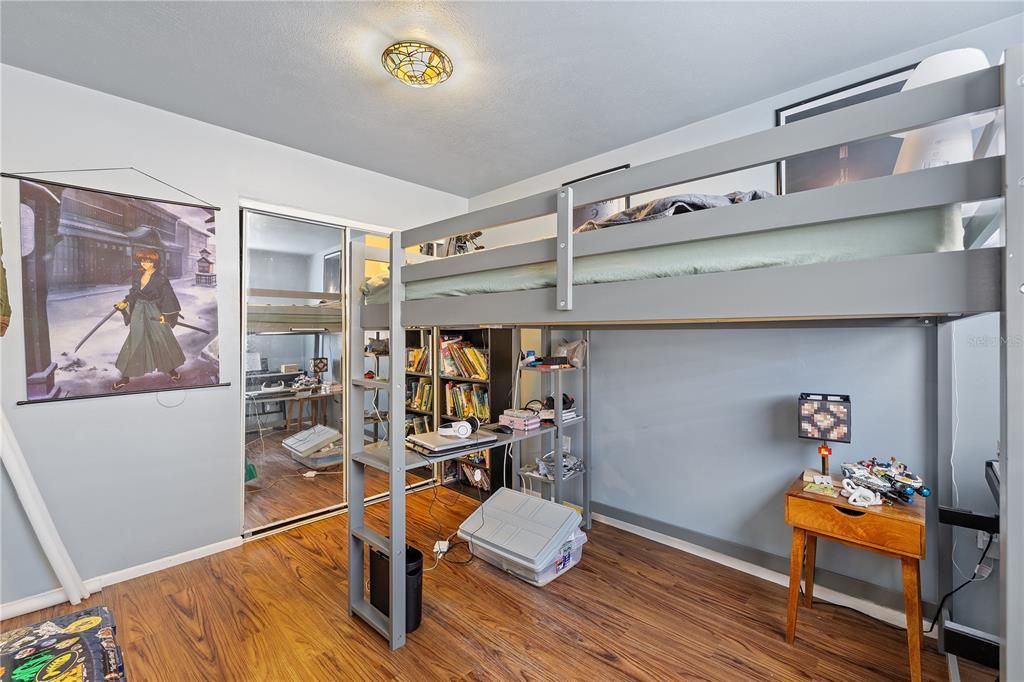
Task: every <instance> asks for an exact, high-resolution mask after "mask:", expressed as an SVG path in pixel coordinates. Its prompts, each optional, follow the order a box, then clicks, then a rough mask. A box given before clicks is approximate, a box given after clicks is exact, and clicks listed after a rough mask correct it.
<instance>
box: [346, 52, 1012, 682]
mask: <svg viewBox="0 0 1024 682" xmlns="http://www.w3.org/2000/svg"><path fill="white" fill-rule="evenodd" d="M1022 91H1024V48H1022V47H1021V46H1015V47H1013V48H1011V49H1010V50H1008V51H1007V55H1006V64H1005V66H995V67H992V68H989V69H986V70H983V71H978V72H974V73H971V74H967V75H964V76H960V77H957V78H953V79H950V80H946V81H942V82H939V83H935V84H932V85H928V86H924V87H921V88H917V89H913V90H909V91H906V92H901V93H896V94H893V95H889V96H887V97H883V98H880V99H876V100H873V101H869V102H864V103H861V104H857V105H854V106H851V107H848V108H845V109H841V110H837V111H833V112H829V113H826V114H822V115H820V116H817V117H814V118H810V119H805V120H803V121H799V122H796V123H792V124H787V125H785V126H782V127H777V128H773V129H770V130H766V131H763V132H758V133H754V134H752V135H747V136H745V137H741V138H738V139H735V140H731V141H727V142H722V143H719V144H715V145H712V146H710V147H706V148H703V149H698V150H694V151H691V152H686V153H683V154H678V155H676V156H671V157H668V158H665V159H662V160H659V161H654V162H651V163H648V164H644V165H641V166H636V167H633V168H630V169H627V170H623V171H619V172H617V173H613V174H608V175H604V176H598V177H595V178H591V179H588V180H584V181H581V182H579V183H577V184H574V185H572V186H569V187H564V188H555V189H552V190H550V191H546V192H541V193H538V194H534V195H532V196H528V197H524V198H522V199H518V200H515V201H511V202H508V203H505V204H501V205H498V206H493V207H490V208H485V209H481V210H478V211H473V212H471V213H467V214H465V215H459V216H456V217H453V218H449V219H447V220H442V221H439V222H435V223H431V224H429V225H424V226H422V227H418V228H413V229H409V230H405V231H403V232H400V233H396V234H395V235H393V236H392V245H391V273H396V272H397V273H400V277H397V278H395V279H397V280H398V285H397V286H395V282H394V281H393V282H392V286H389V287H388V288H387V290H386V298H387V302H386V303H369V304H366V303H365V302H364V294H363V287H362V286H361V284H362V282H363V277H362V274H363V273H362V255H361V250H360V246H361V245H360V244H359V243H358V242H355V243H353V245H352V246H353V248H352V250H351V251H350V254H351V267H350V270H349V274H350V277H352V280H351V282H350V291H351V294H352V295H351V297H350V306H349V314H350V320H349V330H350V331H349V333H350V334H351V335H352V337H351V339H350V343H356V342H358V341H360V340H361V338H362V334H363V331H364V329H365V328H378V329H389V330H391V331H392V333H391V340H392V349H391V352H392V354H393V355H395V356H399V357H400V356H402V355H403V354H404V334H396V333H393V332H395V331H398V330H400V329H402V328H403V327H420V326H434V325H438V326H465V325H477V324H480V325H508V326H521V327H537V326H541V327H549V328H566V327H599V326H614V327H644V326H648V325H678V324H722V323H725V324H744V325H745V324H754V323H768V324H801V325H804V324H806V325H815V324H836V323H837V322H836V321H837V320H844V321H848V322H843V323H844V324H846V323H866V324H891V323H898V324H908V323H909V324H922V325H930V326H931V327H932V328H933V329H935V330H936V331H935V332H934V333H933V334H932V337H931V338H932V339H933V343H934V344H935V348H936V357H937V358H938V363H939V367H938V377H939V387H938V424H939V434H938V441H937V442H938V444H939V447H940V451H941V449H942V447H944V446H948V443H949V442H950V439H951V434H950V428H951V427H950V424H951V419H950V412H949V410H950V405H951V399H950V384H949V382H948V377H949V371H948V368H949V364H950V360H951V355H950V344H949V339H950V334H951V328H950V327H949V325H947V324H943V323H945V322H949V321H952V320H956V319H959V318H961V317H963V316H967V315H974V314H979V313H986V312H999V313H1001V318H1002V328H1003V335H1004V337H1005V338H1006V339H1008V340H1010V341H1011V342H1010V343H1004V344H1003V346H1002V363H1003V372H1002V383H1003V385H1002V393H1003V397H1004V399H1003V408H1002V434H1001V443H1002V453H1001V458H1002V459H1001V462H1000V467H1001V472H1002V476H1001V481H1002V486H1003V489H1002V495H1001V501H1000V504H1001V509H1000V512H1001V524H1002V525H1001V529H1000V531H1001V535H1002V538H1001V543H1002V544H1001V546H1002V551H1003V554H1002V572H1001V574H1002V576H1004V577H1003V578H1002V585H1001V587H1002V596H1003V604H1002V636H1003V637H1004V641H1011V642H1012V641H1024V581H1021V580H1019V579H1017V580H1007V579H1006V577H1005V576H1008V575H1016V576H1020V575H1024V419H1021V418H1020V415H1024V343H1020V342H1019V341H1018V342H1016V343H1013V342H1012V341H1013V340H1015V339H1016V340H1019V339H1021V338H1024V267H1022V264H1021V261H1022V258H1024V101H1022ZM999 108H1003V110H1004V120H1005V131H1006V132H1005V135H1006V141H1005V142H1006V143H1005V147H1006V150H1007V153H1006V155H1005V156H995V157H989V158H978V159H975V160H973V161H969V162H965V163H959V164H952V165H947V166H942V167H936V168H929V169H925V170H919V171H915V172H910V173H905V174H902V175H894V176H891V177H883V178H876V179H871V180H864V181H859V182H854V183H850V184H847V185H841V186H836V187H829V188H825V189H818V190H813V191H807V192H801V193H798V194H791V195H786V196H783V197H778V198H774V199H770V200H762V201H756V202H751V203H746V204H737V205H732V206H726V207H722V208H715V209H710V210H706V211H701V212H697V213H688V214H682V215H676V216H671V217H665V218H661V219H658V220H652V221H650V222H645V223H642V224H636V225H632V226H625V227H616V228H612V229H606V230H602V231H597V232H587V233H580V234H573V232H572V230H571V217H572V209H573V207H574V206H578V205H583V204H589V203H593V202H597V201H603V200H607V199H613V198H616V197H622V196H629V195H635V194H639V193H642V192H648V191H652V190H658V189H662V188H666V187H671V186H674V185H679V184H683V183H685V182H690V181H694V180H698V179H702V178H707V177H711V176H715V175H721V174H724V173H728V172H732V171H737V170H743V169H747V168H752V167H755V166H760V165H764V164H769V163H774V162H776V161H779V160H781V159H785V158H790V157H793V156H796V155H799V154H803V153H806V152H811V151H815V150H820V149H826V148H829V147H833V146H836V145H840V144H844V143H847V142H851V141H856V140H863V139H868V138H872V137H879V136H883V135H889V134H893V133H899V132H903V131H907V130H913V129H916V128H922V127H926V126H928V125H930V124H933V123H936V122H939V121H943V120H946V119H949V118H953V117H957V116H963V115H969V114H976V113H980V112H987V111H993V110H997V109H999ZM986 146H987V145H986ZM1002 199H1005V201H1003V202H1002V204H1003V205H1002V209H1001V212H1002V219H1003V225H1004V226H1005V228H1004V243H1005V246H1003V247H995V248H975V247H976V246H977V245H978V244H979V243H980V242H981V241H984V240H983V239H979V238H977V237H978V235H979V234H982V233H983V234H985V235H986V236H988V235H990V234H991V232H992V229H991V225H992V222H991V215H990V214H991V212H992V209H991V206H992V205H993V204H992V203H991V200H1002ZM982 201H988V202H989V203H987V204H986V206H988V207H989V208H988V209H986V210H987V211H988V212H987V213H986V214H985V216H984V217H985V225H986V227H985V229H984V230H968V233H969V234H968V236H967V238H966V239H964V240H963V242H962V246H963V247H965V248H957V249H955V250H949V249H948V240H945V239H937V240H935V243H934V244H933V245H931V246H929V245H928V244H927V243H925V242H927V240H925V242H921V243H919V244H918V246H917V247H914V248H909V249H908V248H904V247H899V248H897V249H896V250H895V252H887V251H885V248H884V247H882V246H880V247H874V250H873V251H872V250H871V249H866V250H863V251H861V252H857V251H856V250H853V251H850V252H847V253H846V254H845V255H843V254H840V255H838V256H837V255H835V254H828V253H825V254H823V257H822V258H821V260H822V261H823V262H814V259H813V258H804V259H803V260H800V259H796V260H794V261H792V262H786V260H785V258H783V259H781V261H779V262H774V263H772V262H766V263H764V265H775V266H776V267H754V266H753V265H750V264H747V265H746V266H745V265H744V264H743V263H742V262H741V263H740V264H739V265H736V266H732V265H731V264H730V262H729V260H728V258H727V259H726V261H724V265H723V266H722V267H720V268H717V269H718V270H719V271H708V270H702V269H701V268H700V267H697V268H696V269H693V270H687V266H684V267H683V268H682V271H681V272H668V273H665V272H662V273H660V274H656V275H655V276H653V277H651V278H641V279H631V278H628V273H632V272H636V271H635V270H630V267H632V266H629V267H626V268H625V271H626V272H627V278H622V277H620V276H619V275H618V274H612V275H611V276H610V278H608V279H605V280H601V279H597V278H595V276H594V270H595V268H593V267H591V266H590V265H588V261H587V258H592V257H602V256H605V255H608V254H622V253H624V252H629V251H635V250H638V249H655V250H657V249H665V248H671V247H674V246H678V245H684V246H694V245H703V246H706V245H708V244H715V245H716V248H720V249H723V251H722V253H727V254H729V253H732V252H734V251H736V249H735V248H734V247H735V246H736V244H743V243H744V242H743V240H747V239H749V238H751V237H763V236H765V235H773V234H774V235H781V236H783V237H784V238H785V237H786V235H788V236H789V237H790V238H792V237H794V236H795V237H796V241H801V240H803V239H805V238H808V239H813V237H814V234H815V233H816V231H819V230H826V231H828V230H832V231H835V230H839V233H843V234H845V233H846V232H848V231H850V230H854V229H856V228H857V227H858V226H860V227H865V229H868V230H875V231H877V230H879V229H880V228H879V225H883V226H884V225H887V226H888V228H889V229H890V230H896V229H900V230H903V229H919V227H915V225H918V223H919V221H920V220H925V221H927V220H930V219H932V218H934V216H932V218H929V217H928V214H929V213H932V214H934V213H935V212H942V211H943V210H946V207H956V206H958V205H960V204H962V203H968V202H982ZM996 212H997V213H998V212H999V211H998V209H997V210H996ZM550 214H555V215H556V216H557V231H556V235H555V236H554V237H551V238H547V239H542V240H538V241H532V242H528V243H525V244H516V245H512V246H506V247H501V248H496V249H492V250H485V251H480V252H475V253H471V254H466V255H462V256H456V257H452V258H446V259H438V260H433V261H428V262H423V263H417V264H411V265H404V263H405V252H404V249H405V248H407V247H412V246H416V245H418V244H422V243H425V242H430V241H437V240H440V239H444V238H446V237H449V236H452V235H456V234H464V233H468V232H473V231H476V230H487V229H490V228H493V227H497V226H502V225H508V224H511V223H515V222H519V221H522V220H527V219H531V218H537V217H540V216H545V215H550ZM800 230H803V231H804V232H799V231H800ZM947 236H948V235H947ZM790 241H793V239H790ZM746 243H747V244H751V243H753V244H761V245H762V246H763V245H764V244H765V242H746ZM730 244H731V245H730ZM777 246H778V244H774V245H772V244H769V246H767V247H766V248H768V249H772V248H775V247H777ZM659 253H661V252H659V251H649V252H646V255H649V256H651V257H657V256H658V254H659ZM680 254H682V255H680ZM691 255H692V254H691V253H688V252H685V251H684V252H673V254H672V256H673V258H676V259H682V260H685V259H686V258H689V257H690V256H691ZM1014 256H1016V258H1015V257H1014ZM669 260H671V259H669ZM754 265H756V263H755V264H754ZM531 267H535V268H537V269H538V272H539V274H538V273H537V272H533V273H532V274H533V275H536V277H533V278H532V279H531V277H528V276H525V277H524V276H523V271H521V270H517V269H519V268H531ZM598 269H599V268H598ZM711 269H712V270H714V269H716V267H715V266H712V267H711ZM531 272H532V271H531ZM531 272H528V273H527V274H531ZM581 272H582V273H583V274H582V275H581ZM688 272H700V273H703V274H687V273H688ZM481 273H482V274H483V275H484V278H490V279H492V280H501V281H504V280H505V279H506V278H509V279H510V280H512V281H519V282H520V284H522V282H523V281H526V282H527V284H528V286H510V288H511V289H512V290H501V289H500V288H499V289H498V290H493V289H492V290H487V289H473V287H475V286H478V285H477V281H478V280H477V279H473V278H479V276H480V275H481ZM467 277H468V278H470V279H469V280H467V279H466V278H467ZM517 277H518V278H519V280H516V278H517ZM599 277H603V275H599ZM446 284H448V285H451V288H452V289H453V290H457V291H459V292H460V293H468V295H463V296H458V297H452V296H443V295H440V294H443V293H451V292H450V291H446V290H445V286H446ZM551 284H553V285H554V286H551ZM826 284H827V286H826ZM538 285H539V286H540V288H538ZM545 285H547V286H545ZM485 286H490V285H485ZM499 286H500V285H499ZM464 288H465V290H463V289H464ZM476 291H486V293H475V292H476ZM358 369H359V365H358V363H354V364H353V365H352V367H351V372H350V376H351V377H353V379H352V387H353V389H355V390H357V391H361V390H366V389H388V390H391V391H393V392H394V396H393V398H392V405H394V406H396V407H397V408H398V409H395V410H393V411H392V413H391V414H390V418H391V419H394V420H396V421H395V422H394V423H395V424H401V423H402V422H403V421H404V414H403V412H404V410H403V409H402V408H401V405H403V404H404V401H403V400H402V397H403V395H404V382H405V377H404V374H403V372H402V369H401V368H400V367H396V368H395V369H394V372H393V375H392V376H391V377H390V380H389V381H367V380H363V379H360V378H358V377H359V376H360V375H361V371H359V372H357V370H358ZM358 396H359V393H358V392H357V394H356V398H355V399H354V400H352V404H353V405H356V406H361V400H359V398H358ZM352 409H353V410H354V409H355V408H354V407H353V408H352ZM1008 415H1009V416H1013V418H1010V419H1008V418H1007V417H1008ZM350 449H351V450H350V451H351V453H352V456H351V457H350V458H349V467H350V476H349V482H350V490H349V496H348V499H349V500H352V501H354V502H353V503H352V507H351V511H350V514H351V517H350V531H351V532H350V555H349V556H350V557H353V556H356V555H357V553H361V552H362V551H363V549H364V546H365V545H369V546H370V547H373V548H375V549H378V550H381V551H386V552H390V553H391V556H393V557H398V556H402V555H403V553H404V547H405V524H404V520H405V502H404V496H403V495H402V494H401V492H402V490H403V485H404V475H403V472H404V470H405V467H406V457H407V456H408V455H407V453H406V452H405V450H404V447H403V446H402V443H400V442H397V443H392V444H391V445H390V447H389V448H388V451H389V453H390V457H386V458H385V457H384V456H383V455H382V453H381V452H379V451H378V452H375V453H374V454H373V456H370V455H369V454H368V453H366V452H364V451H363V445H362V442H361V439H355V440H353V441H352V442H351V443H350ZM947 451H948V450H947ZM938 460H939V461H940V462H941V461H942V460H943V458H942V457H941V456H940V457H938ZM364 466H376V467H378V468H381V469H384V470H387V471H388V472H389V473H390V475H391V505H392V506H391V511H390V529H389V531H388V533H387V534H386V535H388V536H389V537H385V534H381V533H375V532H373V531H370V530H369V529H367V528H365V526H364V516H363V510H362V506H361V505H360V504H359V503H358V502H356V501H358V500H361V499H362V495H363V490H362V470H363V467H364ZM939 468H940V472H939V476H938V479H939V480H938V486H937V488H938V494H939V502H941V503H943V504H949V502H950V490H949V486H948V485H946V482H947V481H948V478H949V469H948V466H946V467H945V468H944V467H943V466H940V467H939ZM949 538H950V534H949V529H948V527H944V528H943V529H941V530H940V552H942V551H943V550H944V549H945V550H946V551H948V548H949ZM391 563H392V572H391V595H392V604H391V608H390V613H391V614H397V617H394V616H393V617H391V618H388V617H385V616H383V614H381V613H380V612H377V611H376V610H375V609H373V608H372V607H371V606H369V604H368V603H367V602H366V601H365V599H363V597H362V595H360V594H357V593H356V592H354V591H350V594H349V612H350V613H356V614H358V615H360V616H361V617H362V618H363V619H364V620H367V621H368V622H369V623H370V624H371V625H373V626H374V627H375V628H376V629H377V630H378V631H379V632H381V633H382V634H383V635H384V636H385V637H387V638H388V639H389V641H390V643H391V646H392V648H398V647H400V646H402V644H403V643H404V641H405V630H404V622H403V617H402V614H403V613H404V597H405V595H404V590H403V589H401V586H402V585H404V575H403V572H402V567H401V565H400V562H397V561H392V562H391ZM349 572H350V573H349V585H362V584H363V582H362V581H363V576H362V562H361V561H353V560H350V561H349ZM951 581H952V577H951V574H950V572H949V571H948V570H946V569H945V568H943V569H942V570H941V571H940V590H941V591H943V592H945V591H947V590H948V588H949V587H950V586H951ZM396 588H398V589H396ZM940 622H942V621H940ZM941 643H942V634H940V644H941ZM1001 657H1002V658H1001V671H1002V676H1003V678H1004V679H1024V650H1021V649H1020V648H1019V647H1017V648H1013V647H1008V646H1003V647H1002V648H1001Z"/></svg>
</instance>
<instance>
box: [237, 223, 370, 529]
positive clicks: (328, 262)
mask: <svg viewBox="0 0 1024 682" xmlns="http://www.w3.org/2000/svg"><path fill="white" fill-rule="evenodd" d="M242 231H243V244H244V249H245V251H244V253H245V260H244V267H243V278H244V280H245V281H244V282H243V292H244V294H243V304H244V306H243V307H244V313H243V319H244V323H245V324H244V330H245V338H244V357H243V359H242V360H243V364H244V374H245V396H244V400H245V405H244V415H245V416H244V422H245V425H244V430H245V471H246V473H245V479H246V480H245V522H244V531H245V532H247V533H248V532H251V531H254V530H259V529H262V528H268V527H274V526H276V525H278V524H281V523H285V522H289V521H294V520H299V519H302V518H306V517H309V516H310V515H313V514H316V513H320V512H325V511H331V510H335V509H339V508H341V507H343V506H344V504H345V480H344V478H345V473H344V472H345V466H344V453H343V451H344V447H343V446H344V425H343V423H342V414H343V405H342V390H343V384H344V376H343V368H344V352H345V348H344V339H345V335H344V319H343V318H344V316H343V310H344V295H345V287H344V282H345V273H344V264H345V241H346V233H345V228H344V227H341V226H335V225H326V224H322V223H315V222H308V221H304V220H297V219H293V218H287V217H282V216H277V215H269V214H264V213H259V212H255V211H248V210H246V211H243V216H242ZM359 350H361V349H359Z"/></svg>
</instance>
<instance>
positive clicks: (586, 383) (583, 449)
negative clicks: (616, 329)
mask: <svg viewBox="0 0 1024 682" xmlns="http://www.w3.org/2000/svg"><path fill="white" fill-rule="evenodd" d="M583 340H584V341H586V342H587V354H586V356H585V357H584V358H583V370H582V371H583V379H582V381H583V409H584V410H585V412H584V413H583V416H584V421H583V425H582V426H581V427H580V430H581V432H582V435H583V438H582V440H583V442H582V444H581V445H580V455H581V456H582V457H583V466H585V467H586V473H585V474H584V475H583V525H584V527H585V528H586V529H587V530H590V525H591V518H590V481H591V480H592V479H593V476H594V473H593V464H594V452H593V447H594V441H593V440H591V438H590V427H591V424H593V423H594V419H593V417H594V403H592V402H590V354H591V352H592V347H591V345H590V330H589V329H587V330H586V331H584V332H583Z"/></svg>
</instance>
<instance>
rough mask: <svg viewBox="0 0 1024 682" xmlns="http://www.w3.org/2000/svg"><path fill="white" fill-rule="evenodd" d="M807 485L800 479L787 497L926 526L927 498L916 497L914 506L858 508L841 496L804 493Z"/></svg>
mask: <svg viewBox="0 0 1024 682" xmlns="http://www.w3.org/2000/svg"><path fill="white" fill-rule="evenodd" d="M806 485H807V483H806V482H805V481H804V480H803V478H802V477H801V478H798V479H797V480H796V481H794V482H793V484H792V485H790V486H789V489H788V490H787V491H786V495H789V496H790V497H798V498H800V499H803V500H811V501H812V502H821V503H823V504H830V505H833V506H835V507H839V508H842V509H848V510H851V511H858V512H866V513H868V514H877V515H879V516H884V517H886V518H893V519H899V520H901V521H910V522H912V523H916V524H919V525H921V526H923V525H924V518H925V517H924V513H925V507H926V500H927V498H924V497H920V496H918V495H915V496H914V503H913V504H881V505H878V506H875V507H858V506H856V505H853V504H850V503H849V502H848V501H847V500H846V498H845V497H843V496H842V495H840V496H839V497H828V496H827V495H818V494H816V493H808V492H804V486H806ZM838 486H839V488H838V489H842V481H839V482H838Z"/></svg>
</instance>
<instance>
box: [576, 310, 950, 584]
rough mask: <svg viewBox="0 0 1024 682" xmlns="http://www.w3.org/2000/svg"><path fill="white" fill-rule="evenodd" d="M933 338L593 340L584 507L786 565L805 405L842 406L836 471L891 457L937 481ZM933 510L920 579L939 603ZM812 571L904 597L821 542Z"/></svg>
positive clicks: (906, 333)
mask: <svg viewBox="0 0 1024 682" xmlns="http://www.w3.org/2000/svg"><path fill="white" fill-rule="evenodd" d="M933 334H934V331H933V330H932V329H929V328H925V327H924V326H921V327H920V328H898V327H890V328H814V329H752V328H739V329H685V330H665V331H639V332H637V331H597V332H593V333H592V335H591V339H592V344H593V348H592V356H593V358H594V363H595V369H594V370H593V371H592V374H591V377H592V379H591V381H592V395H593V396H594V400H593V402H594V405H593V407H592V409H591V414H592V418H593V422H592V425H591V428H592V429H593V448H594V451H593V456H592V461H593V476H594V478H593V499H594V503H595V505H603V506H605V507H612V508H617V509H621V510H624V511H626V512H628V513H630V514H635V515H638V516H642V517H648V518H650V519H655V520H657V521H659V522H662V523H665V524H670V525H672V526H675V527H678V528H681V529H685V530H687V531H690V532H692V533H696V534H700V535H705V536H712V537H714V538H717V539H719V540H721V541H723V542H725V543H732V544H735V545H740V546H743V547H746V548H749V549H751V550H754V551H756V552H763V553H767V554H769V555H774V556H777V557H788V556H789V548H790V540H791V531H790V528H789V527H788V526H787V525H786V523H785V520H784V516H783V491H784V490H785V489H786V487H787V486H788V485H789V484H790V483H791V482H792V481H793V480H794V479H795V478H796V476H798V475H799V474H800V473H801V472H802V471H803V469H804V467H812V466H818V465H819V463H820V459H819V457H818V455H817V452H816V447H817V443H816V442H812V441H807V440H801V439H799V438H797V435H796V433H797V397H798V395H799V394H800V393H801V392H803V391H828V392H836V393H848V394H850V396H851V400H852V415H853V420H852V421H853V427H852V434H853V442H852V443H851V444H849V445H844V444H839V443H837V444H834V446H833V448H834V451H835V454H834V455H833V457H832V466H833V468H834V469H838V467H839V465H840V464H841V463H842V462H843V461H847V460H854V459H861V458H869V457H873V456H874V457H881V458H888V457H889V456H890V455H896V456H897V457H899V458H900V459H901V460H903V461H905V462H907V464H909V465H910V467H911V468H912V469H914V470H915V471H919V472H921V473H922V475H923V476H925V477H926V478H927V479H929V480H934V478H935V472H934V471H933V469H934V468H935V467H934V458H931V457H929V456H928V453H930V452H931V451H933V449H934V447H935V433H934V432H935V417H934V413H933V410H934V401H935V372H934V370H933V367H934V363H935V358H934V355H933V351H932V347H931V343H930V339H931V337H932V336H933ZM934 517H935V513H934V509H932V510H930V514H929V521H930V522H931V524H932V527H931V528H930V529H929V539H928V544H929V550H931V554H930V556H929V558H928V559H926V560H925V562H924V566H923V571H922V573H923V575H922V587H923V597H924V598H925V600H926V601H935V597H936V590H937V573H936V564H935V562H936V557H935V547H936V540H935V532H934V529H935V521H936V519H935V518H934ZM818 565H819V566H821V567H822V568H823V569H826V570H827V571H830V572H832V573H837V574H842V575H845V576H848V577H850V578H854V579H857V580H860V581H864V582H866V583H872V584H874V585H877V586H879V587H881V588H883V589H884V590H886V591H889V592H891V593H899V592H900V590H901V585H902V583H901V578H900V566H899V562H897V561H895V560H892V559H888V558H885V557H881V556H878V555H875V554H872V553H870V552H866V551H858V550H854V549H850V548H847V547H842V546H839V545H836V544H834V543H829V542H822V543H821V544H820V545H819V549H818Z"/></svg>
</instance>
